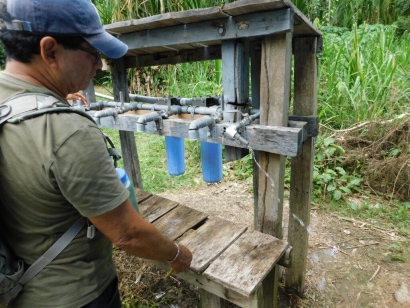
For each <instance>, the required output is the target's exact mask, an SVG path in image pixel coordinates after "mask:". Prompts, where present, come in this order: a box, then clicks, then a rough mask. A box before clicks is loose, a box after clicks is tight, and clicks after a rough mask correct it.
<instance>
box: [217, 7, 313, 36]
mask: <svg viewBox="0 0 410 308" xmlns="http://www.w3.org/2000/svg"><path fill="white" fill-rule="evenodd" d="M285 7H286V8H287V7H289V8H291V9H292V11H294V12H295V18H294V29H293V36H294V37H297V36H299V35H302V36H308V35H311V36H319V35H321V34H320V32H319V31H318V30H317V29H316V28H315V27H314V26H313V24H312V23H311V21H310V20H309V19H308V18H306V16H305V15H303V13H302V12H301V11H300V10H299V9H298V8H297V7H296V6H295V5H294V4H293V3H292V2H291V1H289V0H239V1H232V2H230V3H227V4H225V5H224V7H223V11H224V12H225V13H227V14H229V15H232V16H236V15H242V14H248V13H255V12H262V11H269V10H277V9H283V8H285Z"/></svg>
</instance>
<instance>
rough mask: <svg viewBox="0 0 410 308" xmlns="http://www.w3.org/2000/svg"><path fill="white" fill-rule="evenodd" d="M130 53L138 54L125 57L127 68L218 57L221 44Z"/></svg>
mask: <svg viewBox="0 0 410 308" xmlns="http://www.w3.org/2000/svg"><path fill="white" fill-rule="evenodd" d="M132 53H133V54H135V55H138V56H137V57H126V58H125V66H126V67H127V68H131V67H144V66H156V65H166V64H177V63H185V62H194V61H205V60H215V59H220V58H221V46H206V47H203V46H200V47H199V48H198V47H195V45H190V49H185V50H177V51H163V52H150V53H149V54H141V55H139V52H134V51H133V52H132Z"/></svg>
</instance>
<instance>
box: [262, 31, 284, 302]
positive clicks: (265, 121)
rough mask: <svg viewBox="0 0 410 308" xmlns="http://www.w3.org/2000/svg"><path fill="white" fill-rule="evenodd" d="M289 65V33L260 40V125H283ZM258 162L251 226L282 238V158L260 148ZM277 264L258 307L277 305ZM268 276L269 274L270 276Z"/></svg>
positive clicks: (266, 283) (265, 285)
mask: <svg viewBox="0 0 410 308" xmlns="http://www.w3.org/2000/svg"><path fill="white" fill-rule="evenodd" d="M291 65H292V33H291V32H288V33H285V34H279V35H272V36H266V37H265V38H264V40H263V42H262V60H261V87H260V110H261V116H260V124H262V125H278V126H285V127H286V126H287V124H288V123H287V121H288V109H289V99H290V74H291ZM258 162H259V165H260V167H261V168H259V169H258V170H256V171H255V172H258V177H259V183H258V191H257V199H258V206H257V207H255V229H256V230H259V231H261V232H263V233H267V234H270V235H273V236H275V237H277V238H279V239H281V238H282V214H283V187H284V174H285V157H284V156H281V155H277V154H271V153H267V152H262V151H260V152H259V153H258ZM278 272H279V271H278V266H276V267H275V273H274V274H272V278H271V279H265V281H264V282H263V285H262V288H263V289H264V290H269V289H272V290H273V292H267V291H265V292H263V298H260V299H259V298H258V307H275V306H277V301H278V298H277V284H278V276H279V274H278ZM270 276H271V275H270Z"/></svg>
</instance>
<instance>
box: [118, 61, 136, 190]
mask: <svg viewBox="0 0 410 308" xmlns="http://www.w3.org/2000/svg"><path fill="white" fill-rule="evenodd" d="M111 70H112V78H113V82H112V83H113V90H114V99H115V100H116V101H117V102H119V101H120V93H122V97H123V99H124V102H129V97H128V82H127V71H126V69H125V65H124V59H123V58H121V59H117V60H113V61H112V67H111ZM119 135H120V142H121V152H122V158H123V160H124V169H125V171H126V172H127V174H128V176H129V177H130V178H131V179H132V182H133V184H134V187H138V188H140V189H143V185H142V177H141V168H140V163H139V159H138V152H137V145H136V143H135V135H134V132H129V131H124V130H120V131H119Z"/></svg>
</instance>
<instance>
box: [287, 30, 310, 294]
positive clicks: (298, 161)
mask: <svg viewBox="0 0 410 308" xmlns="http://www.w3.org/2000/svg"><path fill="white" fill-rule="evenodd" d="M316 40H317V39H316V38H313V37H308V38H298V39H295V45H294V46H295V51H294V54H295V60H294V63H295V64H294V72H295V77H294V78H295V81H294V85H295V99H294V104H293V106H294V107H293V113H294V114H297V115H306V116H313V117H316V105H317V74H318V72H317V65H318V63H317V58H316V46H317V43H316ZM313 160H314V138H312V137H310V138H308V139H307V140H306V141H305V142H304V144H303V151H302V155H301V156H299V157H297V158H293V159H292V161H291V182H290V199H289V217H290V219H289V227H288V240H289V243H290V244H291V245H292V247H293V252H292V254H291V267H290V268H289V269H288V270H287V271H286V286H288V287H290V288H292V289H294V290H295V292H297V294H299V295H302V294H303V291H304V286H305V276H306V263H307V253H308V238H309V232H308V229H307V228H308V227H309V224H310V202H311V192H312V181H313ZM292 217H295V219H292ZM301 222H302V223H301ZM302 224H303V225H302Z"/></svg>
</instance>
